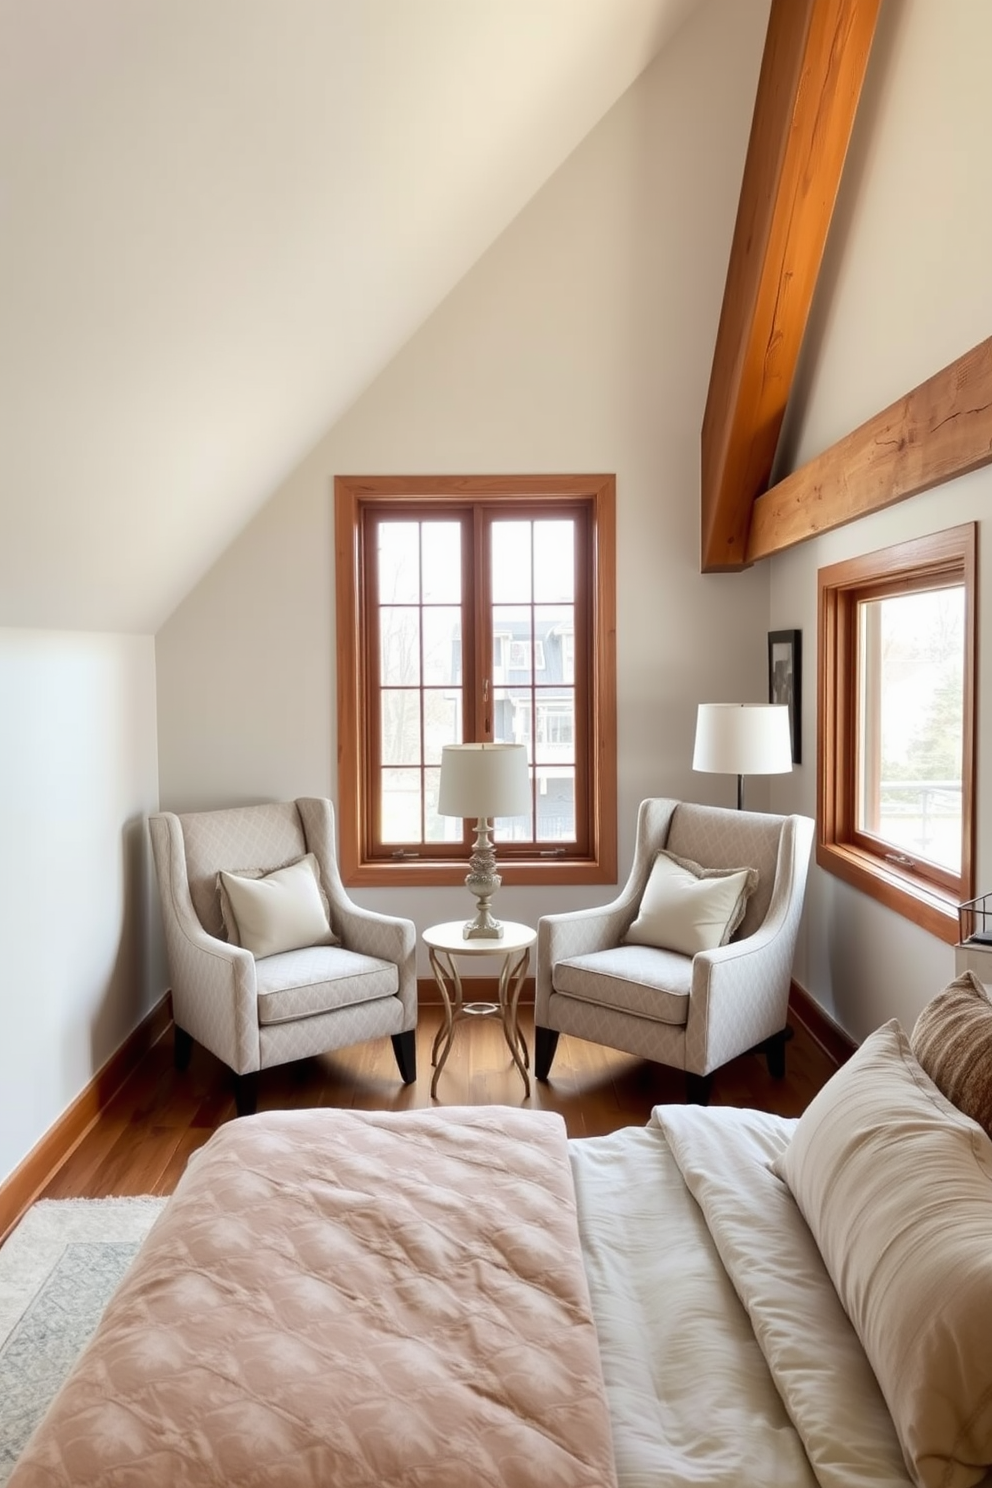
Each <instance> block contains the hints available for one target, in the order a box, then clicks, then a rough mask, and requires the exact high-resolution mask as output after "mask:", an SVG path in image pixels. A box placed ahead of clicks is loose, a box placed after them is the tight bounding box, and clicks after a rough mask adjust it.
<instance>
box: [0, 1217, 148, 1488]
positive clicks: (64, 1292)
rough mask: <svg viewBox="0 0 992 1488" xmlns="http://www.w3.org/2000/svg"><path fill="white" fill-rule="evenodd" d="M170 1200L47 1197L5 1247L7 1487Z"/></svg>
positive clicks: (1, 1255)
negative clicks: (33, 1437)
mask: <svg viewBox="0 0 992 1488" xmlns="http://www.w3.org/2000/svg"><path fill="white" fill-rule="evenodd" d="M164 1204H165V1200H164V1199H42V1200H41V1201H40V1202H39V1203H37V1204H33V1205H32V1206H31V1208H30V1209H29V1210H28V1212H27V1214H26V1215H25V1216H24V1218H23V1219H22V1220H21V1222H20V1224H19V1225H18V1226H17V1229H16V1230H15V1231H14V1233H13V1234H12V1235H11V1236H10V1238H9V1240H8V1241H7V1242H6V1244H5V1245H4V1246H3V1247H2V1248H0V1485H2V1484H4V1483H6V1481H7V1479H8V1478H9V1476H10V1474H11V1471H12V1470H13V1466H14V1463H15V1462H16V1461H17V1459H18V1457H19V1456H20V1454H21V1452H22V1450H23V1448H24V1446H25V1444H26V1442H27V1439H28V1437H29V1436H30V1435H31V1432H32V1431H33V1430H34V1428H35V1426H36V1425H37V1424H38V1422H39V1421H40V1420H41V1418H42V1416H43V1415H44V1413H45V1411H46V1410H47V1408H48V1404H49V1402H50V1401H51V1400H52V1399H53V1397H54V1395H55V1393H56V1391H57V1390H58V1388H59V1386H60V1385H61V1383H62V1381H63V1380H64V1379H65V1376H66V1375H67V1374H68V1372H69V1369H70V1368H71V1366H72V1364H73V1362H74V1361H75V1359H76V1358H77V1356H78V1354H79V1353H80V1351H81V1350H82V1348H83V1345H84V1344H85V1343H86V1342H87V1340H88V1339H89V1338H90V1336H91V1335H92V1333H93V1331H94V1329H95V1328H96V1325H97V1323H98V1322H99V1321H100V1317H101V1315H102V1313H103V1309H104V1308H105V1307H106V1305H107V1303H108V1302H109V1301H110V1298H111V1295H112V1293H113V1292H114V1289H115V1288H116V1286H117V1284H118V1282H119V1281H120V1279H121V1277H122V1276H123V1275H124V1273H125V1271H126V1270H127V1268H128V1266H130V1264H131V1262H132V1261H133V1260H134V1257H135V1256H136V1255H137V1253H138V1247H139V1246H140V1244H141V1242H142V1240H143V1239H144V1237H145V1235H147V1233H148V1231H149V1230H150V1229H151V1227H152V1225H153V1224H154V1222H155V1219H156V1218H157V1216H158V1215H159V1214H160V1213H161V1211H162V1208H163V1205H164Z"/></svg>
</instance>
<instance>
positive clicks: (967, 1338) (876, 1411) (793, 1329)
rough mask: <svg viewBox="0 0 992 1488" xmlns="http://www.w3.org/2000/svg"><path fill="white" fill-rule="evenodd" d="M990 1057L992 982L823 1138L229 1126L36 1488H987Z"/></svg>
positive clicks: (680, 1122)
mask: <svg viewBox="0 0 992 1488" xmlns="http://www.w3.org/2000/svg"><path fill="white" fill-rule="evenodd" d="M990 1029H992V1007H990V1006H989V1002H988V999H987V997H986V993H985V990H984V989H983V988H982V986H981V984H980V983H978V982H977V981H976V980H975V979H974V978H973V977H972V976H971V974H970V973H969V974H968V975H967V976H966V977H964V978H962V979H960V980H959V981H958V982H955V983H953V984H952V985H951V987H949V988H948V989H946V990H945V992H944V993H942V994H941V995H940V997H939V998H937V999H935V1000H934V1003H932V1004H931V1005H930V1008H929V1009H926V1010H924V1014H923V1015H921V1019H920V1022H919V1023H918V1024H917V1027H916V1029H915V1030H914V1033H913V1036H912V1041H911V1040H910V1039H909V1038H908V1037H907V1035H906V1034H905V1033H904V1032H903V1031H902V1029H901V1028H900V1027H899V1026H898V1024H896V1023H890V1024H887V1025H886V1026H885V1027H884V1028H882V1029H879V1030H878V1031H877V1033H875V1034H873V1035H872V1037H871V1038H869V1039H868V1040H866V1041H865V1043H864V1044H863V1045H862V1046H861V1048H860V1049H859V1050H858V1051H857V1053H856V1054H855V1055H854V1057H853V1058H852V1059H851V1060H850V1061H849V1063H848V1064H846V1065H845V1066H844V1067H843V1068H842V1069H841V1070H840V1071H838V1073H837V1075H836V1076H835V1077H834V1078H833V1079H832V1080H831V1081H830V1082H829V1083H828V1085H827V1086H826V1087H825V1088H824V1090H823V1091H822V1092H821V1093H820V1094H819V1095H818V1096H817V1097H816V1099H815V1100H814V1101H813V1102H812V1103H811V1105H810V1107H809V1109H808V1110H807V1112H806V1113H805V1114H804V1115H803V1116H802V1118H800V1119H799V1121H789V1120H785V1119H782V1118H779V1117H775V1116H771V1115H768V1114H766V1113H762V1112H758V1111H746V1110H736V1109H732V1108H721V1107H714V1108H701V1107H674V1106H665V1107H658V1108H657V1109H656V1110H655V1111H654V1113H653V1115H652V1117H651V1120H650V1121H649V1123H648V1124H647V1125H646V1126H645V1127H642V1128H627V1129H624V1130H622V1131H619V1132H617V1133H615V1134H614V1135H612V1136H609V1137H604V1138H593V1139H584V1140H577V1141H568V1140H567V1138H566V1135H565V1130H564V1125H563V1123H562V1121H561V1119H560V1118H559V1117H558V1116H556V1115H554V1114H552V1113H546V1112H540V1111H531V1110H517V1109H512V1108H508V1107H472V1108H451V1109H444V1108H439V1109H435V1110H432V1111H426V1112H423V1111H412V1112H407V1113H402V1114H392V1115H390V1114H384V1113H372V1112H368V1113H362V1112H343V1111H323V1110H321V1111H310V1112H285V1113H271V1114H264V1115H260V1116H253V1117H248V1118H245V1119H243V1120H240V1121H237V1122H232V1123H229V1124H228V1125H227V1126H226V1127H224V1128H222V1129H221V1131H219V1132H218V1133H217V1134H216V1135H215V1136H214V1137H213V1138H212V1139H211V1141H210V1142H209V1143H208V1144H207V1145H206V1146H205V1147H204V1148H203V1149H202V1150H201V1152H200V1153H199V1154H197V1156H196V1157H195V1158H194V1159H193V1160H192V1162H191V1163H190V1166H189V1168H188V1169H187V1172H186V1174H185V1175H184V1178H183V1180H182V1181H181V1183H180V1185H179V1187H178V1188H177V1190H176V1193H175V1195H174V1196H173V1198H172V1199H171V1200H170V1202H169V1204H168V1205H167V1206H166V1209H165V1210H164V1212H163V1214H162V1216H161V1217H160V1219H159V1220H158V1221H157V1222H156V1225H155V1226H154V1228H153V1230H152V1232H151V1234H150V1235H149V1237H148V1239H147V1241H146V1242H145V1244H144V1246H143V1247H142V1250H141V1253H140V1254H139V1256H138V1259H137V1261H136V1262H135V1265H134V1267H133V1268H132V1270H131V1271H130V1272H129V1274H128V1276H127V1277H126V1278H125V1280H124V1282H123V1283H122V1285H121V1287H120V1288H119V1290H118V1292H117V1293H116V1294H115V1297H114V1299H113V1300H112V1302H111V1304H110V1306H109V1307H108V1309H107V1311H106V1313H105V1315H104V1318H103V1320H102V1322H101V1325H100V1328H99V1329H98V1331H97V1334H96V1335H95V1337H94V1339H93V1340H92V1342H91V1343H90V1345H89V1346H88V1348H87V1349H86V1351H85V1352H84V1354H83V1355H82V1356H81V1358H80V1359H79V1361H78V1363H77V1365H76V1367H75V1369H74V1370H73V1372H72V1374H71V1375H70V1377H69V1379H68V1380H67V1381H66V1383H65V1385H64V1386H63V1388H62V1390H61V1391H60V1393H59V1395H58V1396H57V1397H56V1400H55V1401H54V1402H53V1404H52V1407H51V1408H50V1410H49V1412H48V1414H47V1416H46V1417H45V1419H44V1421H43V1422H42V1423H41V1425H40V1426H39V1427H38V1429H37V1431H36V1432H35V1434H34V1436H33V1437H32V1439H31V1441H30V1442H29V1444H28V1447H27V1449H26V1451H25V1453H24V1455H23V1457H22V1458H21V1461H20V1462H19V1464H18V1466H17V1467H16V1468H15V1470H14V1473H13V1476H12V1477H11V1479H10V1488H38V1485H42V1484H43V1485H46V1488H51V1485H55V1484H72V1485H74V1488H81V1485H100V1488H109V1485H125V1484H126V1485H132V1484H133V1485H139V1484H140V1485H141V1488H157V1485H158V1484H170V1485H172V1484H176V1485H179V1484H182V1485H189V1488H201V1485H206V1484H222V1483H225V1484H226V1483H232V1484H233V1483H236V1484H238V1485H248V1488H254V1485H262V1484H266V1485H269V1484H278V1485H280V1488H282V1485H285V1488H295V1485H297V1484H299V1485H301V1488H303V1485H308V1488H309V1485H320V1488H336V1485H338V1484H340V1485H347V1488H366V1485H368V1488H372V1485H390V1488H392V1485H395V1488H427V1485H431V1488H448V1485H451V1488H475V1485H484V1488H490V1485H492V1488H496V1485H505V1488H531V1485H533V1488H537V1485H541V1488H586V1485H588V1488H613V1485H617V1488H677V1485H681V1488H684V1485H690V1484H692V1485H706V1488H721V1485H728V1488H730V1485H734V1488H742V1485H762V1488H766V1485H767V1488H772V1485H774V1488H807V1485H815V1484H820V1485H822V1488H861V1485H864V1488H867V1485H893V1488H896V1485H898V1488H905V1485H907V1484H911V1483H915V1484H919V1485H922V1488H967V1485H972V1484H978V1483H988V1482H992V1475H990V1473H989V1468H990V1464H992V1139H990V1137H989V1135H988V1127H989V1124H990V1121H992V1075H990V1073H989V1071H990V1068H992V1055H988V1054H986V1055H985V1056H983V1058H984V1066H983V1065H982V1060H981V1059H976V1050H979V1049H982V1048H984V1049H986V1050H992V1033H990ZM982 1040H984V1043H983V1042H982ZM976 1069H977V1070H978V1074H977V1075H976ZM928 1070H929V1073H928ZM931 1076H935V1077H936V1078H931Z"/></svg>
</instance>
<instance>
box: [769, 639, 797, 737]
mask: <svg viewBox="0 0 992 1488" xmlns="http://www.w3.org/2000/svg"><path fill="white" fill-rule="evenodd" d="M802 683H803V633H802V631H801V630H770V631H769V632H768V701H769V702H770V703H786V704H787V705H788V709H789V730H790V732H791V734H792V763H793V764H794V765H799V764H802V758H803V741H802V718H803V690H802Z"/></svg>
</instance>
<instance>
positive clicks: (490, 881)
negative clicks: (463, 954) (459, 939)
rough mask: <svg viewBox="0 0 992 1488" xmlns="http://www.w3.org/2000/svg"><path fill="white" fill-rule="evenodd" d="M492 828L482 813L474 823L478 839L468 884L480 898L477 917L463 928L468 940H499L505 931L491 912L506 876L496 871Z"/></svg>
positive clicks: (474, 845)
mask: <svg viewBox="0 0 992 1488" xmlns="http://www.w3.org/2000/svg"><path fill="white" fill-rule="evenodd" d="M491 832H492V828H491V826H490V823H489V819H488V817H485V816H480V817H479V819H478V821H477V822H476V824H475V842H474V843H473V845H472V856H471V857H470V858H469V860H468V866H469V873H468V875H467V877H466V879H465V887H466V888H467V889H468V891H469V893H470V894H474V895H475V897H476V899H477V900H478V902H479V907H478V909H477V911H476V914H475V919H473V920H467V921H466V923H465V926H464V928H463V930H462V934H463V936H464V937H465V939H466V940H499V939H500V938H501V937H502V934H503V926H502V923H501V922H500V921H499V920H497V919H494V918H493V916H492V914H491V913H490V905H491V904H492V898H493V895H494V894H495V892H496V890H497V889H498V888H499V886H500V884H501V883H502V882H503V880H502V879H501V878H500V876H499V874H498V873H497V872H496V853H495V850H494V848H493V842H492V835H491Z"/></svg>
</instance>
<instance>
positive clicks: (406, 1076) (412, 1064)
mask: <svg viewBox="0 0 992 1488" xmlns="http://www.w3.org/2000/svg"><path fill="white" fill-rule="evenodd" d="M392 1039H393V1053H394V1054H395V1055H396V1065H397V1068H398V1069H399V1072H400V1079H401V1080H402V1081H403V1084H404V1085H412V1084H413V1082H414V1080H415V1079H416V1078H417V1030H416V1029H415V1028H408V1029H407V1030H406V1032H405V1033H394V1034H393V1035H392Z"/></svg>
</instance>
